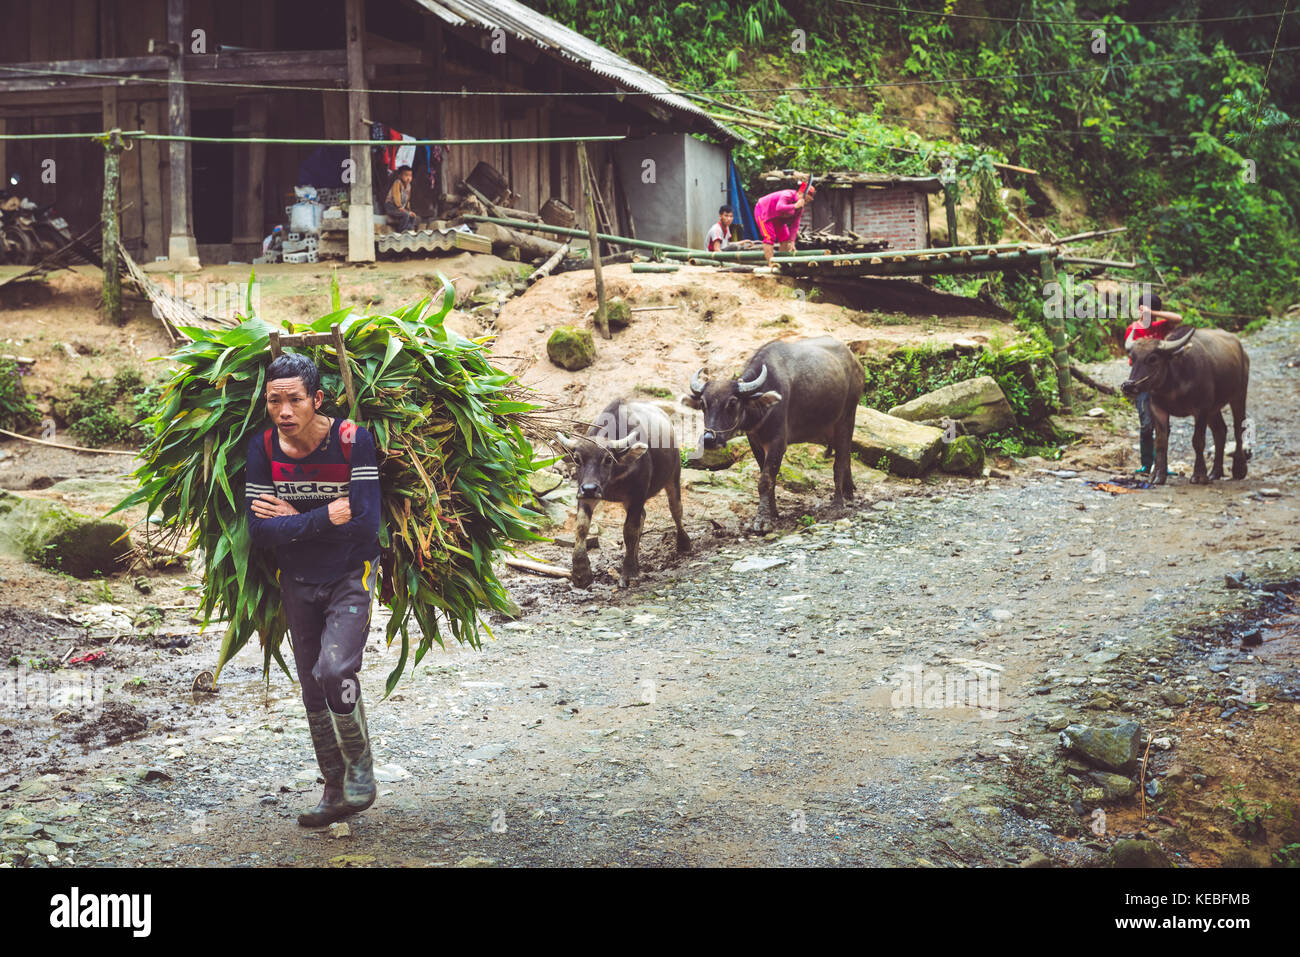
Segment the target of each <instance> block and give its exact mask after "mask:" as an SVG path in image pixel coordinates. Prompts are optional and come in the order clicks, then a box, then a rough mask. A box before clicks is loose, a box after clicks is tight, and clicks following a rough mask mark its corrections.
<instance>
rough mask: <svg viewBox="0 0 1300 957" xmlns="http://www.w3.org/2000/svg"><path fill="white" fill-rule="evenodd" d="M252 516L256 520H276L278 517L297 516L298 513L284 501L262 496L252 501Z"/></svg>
mask: <svg viewBox="0 0 1300 957" xmlns="http://www.w3.org/2000/svg"><path fill="white" fill-rule="evenodd" d="M253 514H254V515H256V516H257V517H258V518H276V517H278V516H280V515H297V514H299V512H298V510H297V509H296V508H294V507H293V506H292V505H290V504H289V503H288V502H286V501H284V499H279V498H276V497H275V496H274V495H267V494H262V495H259V496H257V498H255V499H253Z"/></svg>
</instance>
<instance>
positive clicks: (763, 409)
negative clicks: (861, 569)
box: [681, 336, 866, 532]
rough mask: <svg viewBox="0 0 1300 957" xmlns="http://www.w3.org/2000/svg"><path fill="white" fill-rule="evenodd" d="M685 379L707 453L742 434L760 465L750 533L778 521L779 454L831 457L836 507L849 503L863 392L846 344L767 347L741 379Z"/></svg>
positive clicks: (686, 400) (822, 341) (825, 341)
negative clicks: (821, 450) (805, 448)
mask: <svg viewBox="0 0 1300 957" xmlns="http://www.w3.org/2000/svg"><path fill="white" fill-rule="evenodd" d="M703 371H704V370H703V369H701V370H700V371H699V372H696V373H695V376H694V377H693V378H692V379H691V394H690V395H684V396H682V399H681V401H682V404H683V405H686V406H689V407H690V408H692V409H700V410H702V411H703V412H704V433H703V435H702V436H701V439H702V441H703V443H704V447H705V448H710V449H711V448H717V447H718V446H720V445H725V444H726V442H727V440H728V439H730V438H731V437H732V436H733V435H735V434H737V433H739V432H744V433H745V434H746V437H747V438H748V439H749V447H750V448H751V449H752V450H753V452H754V461H756V462H757V463H758V468H759V476H758V514H757V515H756V516H755V517H754V525H753V527H754V530H755V531H757V532H768V531H771V529H772V523H773V522H774V521H775V520H776V476H777V473H778V472H779V471H780V469H781V459H782V458H784V457H785V450H786V448H788V447H789V446H791V445H793V444H795V443H798V442H816V443H819V444H824V445H825V446H826V451H827V454H828V455H829V454H831V453H833V454H834V455H835V497H834V500H833V502H834V504H835V505H837V506H839V505H843V504H844V502H845V501H848V500H850V499H852V498H853V475H852V472H851V471H850V468H849V456H850V455H851V448H850V443H851V442H852V439H853V420H854V415H855V413H856V412H857V408H858V401H859V400H860V399H861V398H862V390H863V388H864V387H865V385H866V377H865V376H864V375H863V372H862V366H861V364H860V363H859V362H858V360H857V359H856V358H855V357H854V355H853V353H851V352H850V351H849V350H848V347H847V346H845V345H844V343H842V342H840V341H839V340H837V339H832V338H830V337H829V336H822V337H820V338H817V339H797V340H795V341H793V342H781V341H776V342H769V343H768V344H767V345H765V346H763V347H762V348H760V349H759V350H758V351H757V352H755V353H754V355H753V357H752V358H751V359H750V360H749V364H748V365H746V366H745V371H744V372H743V373H742V374H741V376H740V378H739V379H715V380H713V381H711V382H706V381H705V380H704V376H703Z"/></svg>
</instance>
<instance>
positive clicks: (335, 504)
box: [329, 498, 352, 525]
mask: <svg viewBox="0 0 1300 957" xmlns="http://www.w3.org/2000/svg"><path fill="white" fill-rule="evenodd" d="M329 516H330V523H331V524H333V525H346V524H347V523H348V522H350V521H352V503H351V502H350V501H348V500H347V499H346V498H336V499H335V500H334V501H332V502H330V504H329Z"/></svg>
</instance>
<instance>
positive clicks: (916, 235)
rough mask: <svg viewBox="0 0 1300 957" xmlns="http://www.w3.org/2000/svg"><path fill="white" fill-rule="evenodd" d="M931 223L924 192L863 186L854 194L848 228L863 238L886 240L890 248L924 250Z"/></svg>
mask: <svg viewBox="0 0 1300 957" xmlns="http://www.w3.org/2000/svg"><path fill="white" fill-rule="evenodd" d="M928 220H929V217H928V210H927V209H926V194H925V193H922V192H919V191H917V190H911V189H903V188H895V189H867V188H865V187H861V186H859V187H858V188H856V189H855V190H854V191H853V221H852V223H851V224H850V226H849V228H850V229H852V230H853V231H854V232H855V233H857V234H858V235H859V236H861V237H863V238H864V239H887V240H888V241H889V248H890V249H924V248H925V247H926V246H927V242H926V224H927V222H928Z"/></svg>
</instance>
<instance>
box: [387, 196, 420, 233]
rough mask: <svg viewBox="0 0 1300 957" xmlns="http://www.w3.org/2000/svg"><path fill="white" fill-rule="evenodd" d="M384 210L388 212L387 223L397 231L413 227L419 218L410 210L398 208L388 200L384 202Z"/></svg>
mask: <svg viewBox="0 0 1300 957" xmlns="http://www.w3.org/2000/svg"><path fill="white" fill-rule="evenodd" d="M384 212H385V213H387V214H388V225H390V226H392V227H393V228H394V229H396V230H398V231H399V232H403V233H404V232H406V231H407V230H408V229H414V228H415V227H416V226H418V225H419V223H420V218H419V217H418V216H416V215H415V213H412V212H411V211H410V210H405V209H398V208H397V206H395V205H394V204H393V202H392V200H389V201H388V202H386V203H384Z"/></svg>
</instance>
